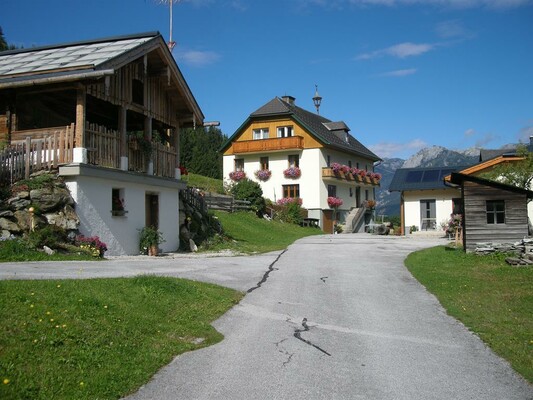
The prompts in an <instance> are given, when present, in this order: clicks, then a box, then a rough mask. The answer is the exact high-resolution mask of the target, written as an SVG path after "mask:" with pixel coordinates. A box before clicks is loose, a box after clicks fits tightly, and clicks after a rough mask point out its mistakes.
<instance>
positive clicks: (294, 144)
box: [232, 136, 304, 154]
mask: <svg viewBox="0 0 533 400" xmlns="http://www.w3.org/2000/svg"><path fill="white" fill-rule="evenodd" d="M303 148H304V138H303V137H301V136H291V137H286V138H273V139H259V140H244V141H241V142H235V143H233V145H232V149H233V153H234V154H242V153H264V152H269V151H283V150H295V149H303Z"/></svg>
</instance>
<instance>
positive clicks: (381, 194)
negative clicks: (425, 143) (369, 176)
mask: <svg viewBox="0 0 533 400" xmlns="http://www.w3.org/2000/svg"><path fill="white" fill-rule="evenodd" d="M479 150H480V149H478V148H472V149H468V150H464V151H455V150H449V149H447V148H445V147H441V146H432V147H427V148H424V149H422V150H420V151H419V152H418V153H416V154H414V155H413V156H411V157H410V158H408V159H407V160H403V159H401V158H385V159H383V162H382V163H381V164H379V165H378V166H376V172H379V173H380V174H381V175H382V178H381V186H380V188H378V189H377V190H376V198H377V203H378V205H377V208H376V211H377V214H378V215H380V214H385V215H388V216H393V215H400V193H399V192H393V193H389V185H390V183H391V181H392V177H393V176H394V173H395V171H396V170H397V169H399V168H418V167H444V166H456V165H458V166H462V165H472V164H475V163H476V162H478V160H479Z"/></svg>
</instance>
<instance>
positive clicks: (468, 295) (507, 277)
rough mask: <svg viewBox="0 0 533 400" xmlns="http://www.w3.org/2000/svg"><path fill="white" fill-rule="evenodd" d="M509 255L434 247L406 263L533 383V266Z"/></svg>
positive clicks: (454, 312) (412, 257)
mask: <svg viewBox="0 0 533 400" xmlns="http://www.w3.org/2000/svg"><path fill="white" fill-rule="evenodd" d="M504 258H505V257H504V256H502V255H498V256H477V255H474V254H465V253H464V252H462V251H461V250H449V249H448V250H447V249H446V248H445V247H435V248H431V249H426V250H422V251H418V252H415V253H412V254H410V255H409V256H408V257H407V260H406V262H405V264H406V266H407V268H408V269H409V271H411V273H412V274H413V275H414V277H415V278H416V279H418V281H419V282H420V283H422V284H423V285H424V286H425V287H426V288H427V289H428V290H429V291H430V292H431V293H433V294H435V295H436V296H437V298H438V299H439V301H440V302H441V304H442V305H443V306H444V308H446V310H447V311H448V313H449V314H450V315H452V316H453V317H455V318H457V319H459V320H460V321H461V322H463V323H464V324H465V325H466V326H467V327H468V328H469V329H470V330H472V331H473V332H475V333H476V334H477V335H479V337H480V338H481V339H482V340H483V341H484V342H485V343H487V344H488V345H489V346H490V347H491V348H492V349H493V350H494V351H495V352H496V353H497V354H499V355H500V356H502V357H503V358H505V359H507V360H508V361H509V362H510V363H511V365H512V366H513V368H514V369H515V370H516V371H518V372H519V373H520V374H522V376H524V377H525V378H526V379H527V380H528V381H529V382H531V383H533V269H532V268H515V267H511V266H509V265H507V264H506V263H505V261H504Z"/></svg>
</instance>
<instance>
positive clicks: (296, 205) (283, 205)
mask: <svg viewBox="0 0 533 400" xmlns="http://www.w3.org/2000/svg"><path fill="white" fill-rule="evenodd" d="M269 207H271V208H272V209H273V210H274V219H275V220H277V221H281V222H287V223H290V224H300V223H301V222H302V220H303V217H304V211H305V210H304V209H303V208H302V201H301V199H299V198H294V199H293V198H284V199H279V200H278V201H277V202H276V203H269Z"/></svg>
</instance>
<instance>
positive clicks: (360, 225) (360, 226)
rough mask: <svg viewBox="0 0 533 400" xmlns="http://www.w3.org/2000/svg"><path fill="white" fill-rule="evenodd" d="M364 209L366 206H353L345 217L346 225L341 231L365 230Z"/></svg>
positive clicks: (356, 231)
mask: <svg viewBox="0 0 533 400" xmlns="http://www.w3.org/2000/svg"><path fill="white" fill-rule="evenodd" d="M365 210H366V208H365V207H364V206H363V207H359V208H353V209H352V211H350V214H348V216H347V217H346V225H345V229H344V230H343V233H358V232H364V230H365Z"/></svg>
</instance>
